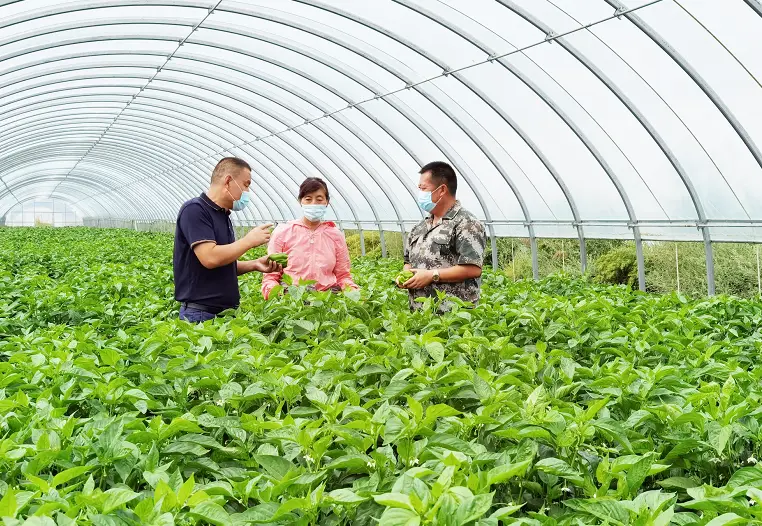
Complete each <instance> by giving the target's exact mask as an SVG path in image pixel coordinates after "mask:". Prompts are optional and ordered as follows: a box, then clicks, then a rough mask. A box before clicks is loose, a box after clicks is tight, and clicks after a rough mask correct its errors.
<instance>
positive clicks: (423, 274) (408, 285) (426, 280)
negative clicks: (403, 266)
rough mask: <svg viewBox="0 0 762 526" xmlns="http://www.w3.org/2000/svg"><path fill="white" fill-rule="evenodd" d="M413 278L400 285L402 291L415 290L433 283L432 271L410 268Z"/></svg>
mask: <svg viewBox="0 0 762 526" xmlns="http://www.w3.org/2000/svg"><path fill="white" fill-rule="evenodd" d="M410 270H411V271H412V272H413V274H414V275H413V277H412V278H410V279H409V280H407V281H406V282H405V283H403V284H402V288H403V289H410V290H417V289H422V288H425V287H428V286H429V285H431V284H432V283H434V271H432V270H426V269H422V268H412V269H410Z"/></svg>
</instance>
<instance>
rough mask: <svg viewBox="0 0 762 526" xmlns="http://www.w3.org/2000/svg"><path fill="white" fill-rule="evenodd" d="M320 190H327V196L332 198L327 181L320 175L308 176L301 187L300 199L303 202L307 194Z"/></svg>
mask: <svg viewBox="0 0 762 526" xmlns="http://www.w3.org/2000/svg"><path fill="white" fill-rule="evenodd" d="M318 190H325V198H326V199H327V200H329V201H330V200H331V196H330V195H329V194H328V185H327V184H325V181H323V180H322V179H321V178H320V177H308V178H307V179H305V180H304V182H303V183H302V185H301V186H300V187H299V201H300V202H301V200H302V199H304V197H305V196H308V195H310V194H311V193H312V192H317V191H318Z"/></svg>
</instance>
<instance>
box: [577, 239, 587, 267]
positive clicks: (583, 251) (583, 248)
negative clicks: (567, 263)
mask: <svg viewBox="0 0 762 526" xmlns="http://www.w3.org/2000/svg"><path fill="white" fill-rule="evenodd" d="M579 261H580V264H581V265H582V274H585V273H586V272H587V242H586V241H585V237H584V236H579Z"/></svg>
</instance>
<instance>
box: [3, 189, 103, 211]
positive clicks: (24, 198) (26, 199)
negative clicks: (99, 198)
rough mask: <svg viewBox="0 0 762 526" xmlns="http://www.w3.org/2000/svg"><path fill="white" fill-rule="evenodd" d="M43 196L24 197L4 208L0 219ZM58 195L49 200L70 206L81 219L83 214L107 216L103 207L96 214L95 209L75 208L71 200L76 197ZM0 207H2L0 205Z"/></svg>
mask: <svg viewBox="0 0 762 526" xmlns="http://www.w3.org/2000/svg"><path fill="white" fill-rule="evenodd" d="M44 194H45V192H42V193H39V194H32V195H31V196H29V195H25V196H24V197H23V198H21V199H19V200H18V202H16V203H13V204H11V205H10V207H8V208H6V209H5V210H4V211H3V212H0V217H5V216H7V215H8V213H9V212H10V211H11V210H13V209H14V208H15V207H17V206H19V205H21V204H23V203H26V202H29V201H32V200H34V199H37V198H39V197H44ZM59 195H61V197H52V198H51V199H53V200H60V201H64V202H66V203H67V204H68V205H69V206H71V207H72V208H74V209H75V210H77V211H78V212H79V213H80V214H81V215H82V216H83V217H84V215H85V214H84V212H86V213H88V214H98V213H106V214H108V209H107V208H105V207H102V208H100V209H99V210H100V212H97V211H96V210H98V209H96V208H85V209H80V208H77V207H75V206H74V205H73V204H72V203H73V199H76V198H77V196H76V195H72V194H66V193H60V194H59ZM0 206H2V205H0Z"/></svg>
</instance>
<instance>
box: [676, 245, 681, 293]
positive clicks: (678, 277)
mask: <svg viewBox="0 0 762 526" xmlns="http://www.w3.org/2000/svg"><path fill="white" fill-rule="evenodd" d="M675 276H676V277H677V293H678V294H679V293H680V257H679V256H678V253H677V243H675Z"/></svg>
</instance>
